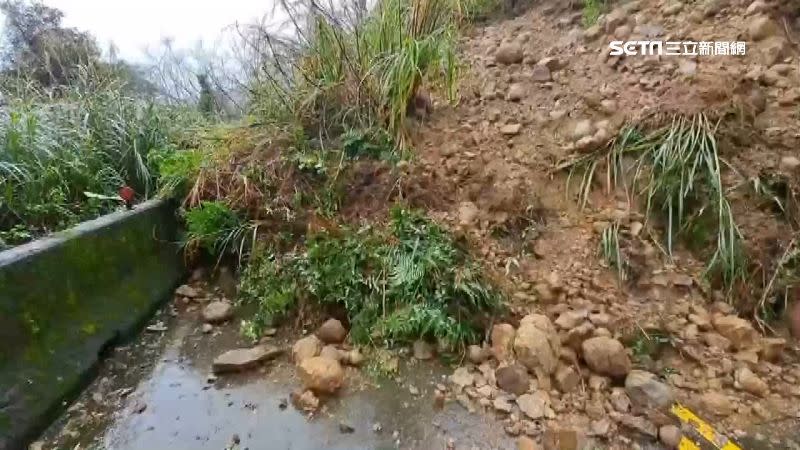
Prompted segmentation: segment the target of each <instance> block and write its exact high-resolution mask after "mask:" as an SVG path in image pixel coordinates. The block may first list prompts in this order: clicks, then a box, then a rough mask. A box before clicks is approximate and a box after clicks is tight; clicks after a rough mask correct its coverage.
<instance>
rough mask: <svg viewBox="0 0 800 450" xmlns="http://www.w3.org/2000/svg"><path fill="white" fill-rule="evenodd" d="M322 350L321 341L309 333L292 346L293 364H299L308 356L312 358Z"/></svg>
mask: <svg viewBox="0 0 800 450" xmlns="http://www.w3.org/2000/svg"><path fill="white" fill-rule="evenodd" d="M321 351H322V341H320V340H319V338H317V337H316V336H314V335H313V334H310V335H308V336H306V337H304V338H302V339H300V340H298V341H297V342H295V343H294V346H292V360H293V361H294V363H295V364H300V363H302V362H303V361H305V360H306V359H308V358H313V357H315V356H317V355H319V353H320V352H321Z"/></svg>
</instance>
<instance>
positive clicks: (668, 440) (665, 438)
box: [658, 425, 683, 450]
mask: <svg viewBox="0 0 800 450" xmlns="http://www.w3.org/2000/svg"><path fill="white" fill-rule="evenodd" d="M682 437H683V434H682V433H681V429H680V428H678V427H676V426H675V425H664V426H662V427H661V428H659V429H658V438H659V439H660V440H661V443H662V444H664V446H665V447H667V450H674V449H677V448H678V444H680V442H681V438H682Z"/></svg>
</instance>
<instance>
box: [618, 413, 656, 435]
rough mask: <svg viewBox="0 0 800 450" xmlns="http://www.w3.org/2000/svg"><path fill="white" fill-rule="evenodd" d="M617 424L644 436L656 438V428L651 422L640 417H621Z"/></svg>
mask: <svg viewBox="0 0 800 450" xmlns="http://www.w3.org/2000/svg"><path fill="white" fill-rule="evenodd" d="M619 423H620V424H621V425H623V426H625V427H628V428H630V429H631V430H634V431H637V432H639V433H641V434H643V435H645V436H649V437H652V438H654V439H655V438H658V428H656V426H655V424H653V422H650V421H649V420H647V419H645V418H644V417H640V416H629V415H627V414H626V415H623V416H621V417H620V418H619Z"/></svg>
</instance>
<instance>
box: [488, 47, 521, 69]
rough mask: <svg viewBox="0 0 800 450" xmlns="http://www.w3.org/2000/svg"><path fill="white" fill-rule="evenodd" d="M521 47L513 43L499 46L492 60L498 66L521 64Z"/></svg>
mask: <svg viewBox="0 0 800 450" xmlns="http://www.w3.org/2000/svg"><path fill="white" fill-rule="evenodd" d="M522 57H523V54H522V47H520V45H519V44H517V43H514V42H507V43H504V44H500V46H499V47H497V51H495V54H494V59H495V61H497V62H498V63H500V64H517V63H520V62H522Z"/></svg>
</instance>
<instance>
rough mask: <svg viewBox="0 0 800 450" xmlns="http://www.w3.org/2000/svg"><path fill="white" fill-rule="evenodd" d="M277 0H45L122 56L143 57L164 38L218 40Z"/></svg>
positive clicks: (186, 42)
mask: <svg viewBox="0 0 800 450" xmlns="http://www.w3.org/2000/svg"><path fill="white" fill-rule="evenodd" d="M273 2H274V0H44V3H45V4H46V5H48V6H52V7H55V8H58V9H60V10H62V11H63V12H64V14H65V17H64V23H65V25H67V26H72V27H76V28H78V29H81V30H86V31H89V32H90V33H92V34H93V35H94V36H95V37H96V38H97V40H98V43H99V44H100V46H101V47H102V48H103V49H104V50H105V49H107V48H108V43H109V41H113V42H114V44H115V45H116V46H117V48H118V50H119V56H120V57H122V58H124V59H127V60H130V61H140V60H142V58H143V56H144V52H143V50H144V48H146V47H147V46H155V45H158V43H159V42H160V41H161V39H163V38H167V37H168V38H173V39H174V41H175V46H176V47H193V46H194V45H195V44H196V42H197V41H198V40H200V39H202V40H203V41H204V43H205V44H206V45H210V44H213V43H214V41H216V39H217V37H218V36H219V34H220V32H221V31H222V29H223V28H225V27H226V26H228V25H230V24H232V23H234V22H236V21H239V22H252V21H253V20H256V19H259V18H261V17H263V16H264V15H265V14H267V13H269V12H271V10H272V5H273Z"/></svg>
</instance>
